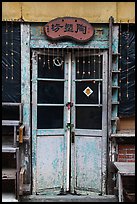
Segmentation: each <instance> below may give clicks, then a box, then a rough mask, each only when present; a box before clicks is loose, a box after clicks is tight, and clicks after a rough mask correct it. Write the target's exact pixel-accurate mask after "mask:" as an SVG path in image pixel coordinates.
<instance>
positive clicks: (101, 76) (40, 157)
mask: <svg viewBox="0 0 137 204" xmlns="http://www.w3.org/2000/svg"><path fill="white" fill-rule="evenodd" d="M106 161H107V51H102V52H98V51H96V50H94V51H93V52H92V50H86V49H57V48H56V49H55V48H54V49H47V50H46V49H44V50H42V49H39V50H33V51H32V177H33V193H36V194H50V193H51V194H60V193H63V194H66V193H67V192H68V193H78V194H79V193H80V194H92V193H103V192H104V193H105V183H106Z"/></svg>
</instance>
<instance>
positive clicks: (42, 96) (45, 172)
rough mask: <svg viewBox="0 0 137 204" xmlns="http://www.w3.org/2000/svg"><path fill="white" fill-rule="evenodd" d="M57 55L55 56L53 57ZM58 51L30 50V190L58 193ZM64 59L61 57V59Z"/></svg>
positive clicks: (62, 143)
mask: <svg viewBox="0 0 137 204" xmlns="http://www.w3.org/2000/svg"><path fill="white" fill-rule="evenodd" d="M57 54H58V56H56V55H57ZM59 55H60V58H63V56H61V53H59V52H58V53H56V52H54V56H53V53H52V52H51V53H49V50H47V53H46V51H45V52H43V51H42V50H41V51H40V50H39V51H36V50H34V51H33V52H32V169H33V193H36V194H50V193H53V194H59V193H60V191H62V190H65V188H66V162H65V161H66V160H65V159H64V158H65V157H66V135H65V128H64V126H65V125H64V124H65V120H66V118H65V115H66V114H65V111H67V108H65V106H64V104H65V103H66V101H65V98H66V97H65V87H67V85H66V84H65V83H67V80H65V75H66V73H65V71H64V67H63V65H62V64H61V66H56V63H54V59H55V58H56V57H59ZM63 61H64V60H63Z"/></svg>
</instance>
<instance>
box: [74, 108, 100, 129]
mask: <svg viewBox="0 0 137 204" xmlns="http://www.w3.org/2000/svg"><path fill="white" fill-rule="evenodd" d="M76 128H80V129H102V107H76Z"/></svg>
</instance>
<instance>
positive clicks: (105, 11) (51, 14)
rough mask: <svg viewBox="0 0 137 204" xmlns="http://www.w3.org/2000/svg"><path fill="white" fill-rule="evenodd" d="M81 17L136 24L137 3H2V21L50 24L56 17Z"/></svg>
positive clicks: (91, 20)
mask: <svg viewBox="0 0 137 204" xmlns="http://www.w3.org/2000/svg"><path fill="white" fill-rule="evenodd" d="M63 16H74V17H81V18H84V19H86V20H88V21H89V22H91V23H108V19H109V17H110V16H113V17H114V20H115V23H118V22H120V21H121V22H122V23H127V22H128V21H129V23H135V2H2V20H3V21H4V20H9V21H11V20H15V21H17V20H20V19H23V20H24V21H28V22H48V21H50V20H51V19H53V18H56V17H63Z"/></svg>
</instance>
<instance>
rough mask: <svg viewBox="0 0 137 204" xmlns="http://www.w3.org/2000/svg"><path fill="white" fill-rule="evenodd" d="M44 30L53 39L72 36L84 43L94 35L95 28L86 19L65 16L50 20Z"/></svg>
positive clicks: (71, 37)
mask: <svg viewBox="0 0 137 204" xmlns="http://www.w3.org/2000/svg"><path fill="white" fill-rule="evenodd" d="M44 32H45V34H46V36H47V37H48V38H49V39H51V40H60V39H62V38H70V39H73V40H76V41H79V42H81V43H82V42H86V41H89V40H90V39H91V38H92V37H93V35H94V28H93V26H91V24H90V23H88V21H86V20H85V19H82V18H74V17H63V18H56V19H54V20H51V21H50V22H48V23H47V24H46V25H45V26H44Z"/></svg>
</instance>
